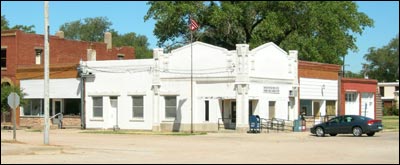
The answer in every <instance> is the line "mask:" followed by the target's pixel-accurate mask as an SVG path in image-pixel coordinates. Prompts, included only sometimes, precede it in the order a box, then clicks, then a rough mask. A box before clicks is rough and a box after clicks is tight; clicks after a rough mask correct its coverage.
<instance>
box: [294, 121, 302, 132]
mask: <svg viewBox="0 0 400 165" xmlns="http://www.w3.org/2000/svg"><path fill="white" fill-rule="evenodd" d="M293 132H301V119H297V120H294V124H293Z"/></svg>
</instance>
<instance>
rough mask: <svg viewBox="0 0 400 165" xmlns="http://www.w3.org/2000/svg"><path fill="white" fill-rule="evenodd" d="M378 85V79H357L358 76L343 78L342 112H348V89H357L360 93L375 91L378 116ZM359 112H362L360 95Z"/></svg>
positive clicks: (341, 93)
mask: <svg viewBox="0 0 400 165" xmlns="http://www.w3.org/2000/svg"><path fill="white" fill-rule="evenodd" d="M377 85H378V81H377V80H373V79H372V80H370V79H356V78H343V79H342V88H341V90H340V95H341V97H340V98H341V104H340V114H346V109H345V99H346V96H345V95H346V91H356V92H357V93H358V94H361V93H364V92H366V93H374V102H375V104H374V118H376V88H377ZM359 99H360V101H359V104H360V105H359V114H361V97H359Z"/></svg>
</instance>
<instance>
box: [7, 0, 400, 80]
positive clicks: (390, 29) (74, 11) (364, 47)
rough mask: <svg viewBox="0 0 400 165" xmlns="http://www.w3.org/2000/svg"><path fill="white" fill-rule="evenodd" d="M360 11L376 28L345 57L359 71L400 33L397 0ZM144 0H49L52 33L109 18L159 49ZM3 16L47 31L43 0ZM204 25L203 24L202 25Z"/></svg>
mask: <svg viewBox="0 0 400 165" xmlns="http://www.w3.org/2000/svg"><path fill="white" fill-rule="evenodd" d="M356 3H357V5H358V11H359V12H363V13H365V14H366V15H368V17H370V18H371V19H373V20H374V27H368V28H366V29H364V32H363V33H362V34H361V36H360V35H355V36H356V39H357V41H356V45H357V47H358V51H357V52H353V51H351V50H349V51H348V54H347V55H346V57H345V70H346V71H348V70H350V71H352V72H357V73H358V72H359V71H360V70H361V69H362V63H366V61H365V60H364V58H363V57H364V55H365V54H367V53H368V49H369V48H370V47H375V48H381V47H383V46H385V45H387V44H388V43H389V42H390V41H391V40H392V39H393V38H395V37H396V35H398V34H399V2H398V1H356ZM149 7H150V6H149V5H147V4H146V2H145V1H131V2H129V1H113V2H111V1H86V2H85V1H50V2H49V24H50V33H51V35H54V34H55V33H56V32H57V31H58V29H59V28H60V26H61V25H62V24H64V23H66V22H71V21H76V20H79V19H83V18H88V17H91V18H93V17H98V16H102V17H107V18H108V19H109V21H111V22H112V24H113V25H112V26H111V28H112V29H115V30H116V31H118V33H119V34H125V33H129V32H135V33H136V34H138V35H145V36H146V37H147V38H148V42H149V47H150V48H151V49H153V48H157V46H156V44H157V38H156V37H155V36H154V34H153V30H154V27H155V23H156V21H155V20H153V19H150V20H147V21H146V22H145V21H144V16H145V15H146V13H147V10H148V9H149ZM1 15H5V16H6V18H7V20H8V21H9V26H14V25H16V24H20V25H35V29H34V30H35V31H36V33H38V34H43V33H44V2H43V1H25V2H24V1H1ZM200 26H201V25H200Z"/></svg>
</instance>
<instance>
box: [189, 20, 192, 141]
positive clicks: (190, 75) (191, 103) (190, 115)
mask: <svg viewBox="0 0 400 165" xmlns="http://www.w3.org/2000/svg"><path fill="white" fill-rule="evenodd" d="M189 19H190V17H189ZM190 133H191V134H193V30H190Z"/></svg>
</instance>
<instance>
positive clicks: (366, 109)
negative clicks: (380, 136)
mask: <svg viewBox="0 0 400 165" xmlns="http://www.w3.org/2000/svg"><path fill="white" fill-rule="evenodd" d="M374 106H375V105H374V94H373V93H361V114H360V115H361V116H366V117H369V118H372V119H374V118H375V114H374Z"/></svg>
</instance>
